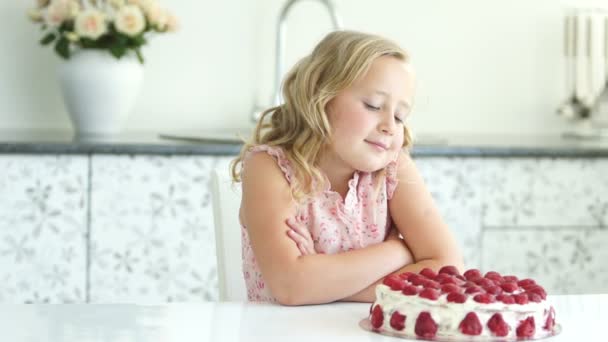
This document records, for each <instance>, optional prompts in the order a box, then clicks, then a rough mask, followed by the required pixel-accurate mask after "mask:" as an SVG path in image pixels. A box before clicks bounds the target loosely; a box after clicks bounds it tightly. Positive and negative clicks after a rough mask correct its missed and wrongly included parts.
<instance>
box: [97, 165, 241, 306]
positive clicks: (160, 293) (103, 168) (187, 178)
mask: <svg viewBox="0 0 608 342" xmlns="http://www.w3.org/2000/svg"><path fill="white" fill-rule="evenodd" d="M228 160H229V158H216V157H209V156H113V155H94V156H92V168H91V169H92V190H91V193H92V194H91V280H90V282H91V291H90V296H91V301H92V302H167V301H169V302H171V301H208V300H215V299H217V274H216V258H215V242H214V241H215V240H214V239H215V236H214V228H213V211H212V208H211V195H210V187H209V180H210V171H211V170H212V169H213V168H214V167H217V166H218V165H223V166H224V167H227V164H228Z"/></svg>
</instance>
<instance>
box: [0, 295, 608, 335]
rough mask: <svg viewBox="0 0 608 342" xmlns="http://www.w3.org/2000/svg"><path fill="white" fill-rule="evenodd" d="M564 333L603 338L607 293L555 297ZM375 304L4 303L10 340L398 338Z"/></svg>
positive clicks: (0, 312)
mask: <svg viewBox="0 0 608 342" xmlns="http://www.w3.org/2000/svg"><path fill="white" fill-rule="evenodd" d="M549 300H551V301H552V302H553V304H554V306H555V310H556V322H557V323H558V324H560V325H561V328H562V331H561V333H560V334H558V335H557V336H554V337H552V338H550V339H548V340H547V341H551V342H562V341H564V342H565V341H568V342H570V341H580V342H591V341H604V340H605V337H604V334H605V333H604V332H603V327H604V326H605V322H606V317H607V315H608V312H607V311H606V308H607V307H608V295H605V294H604V295H568V296H549ZM368 312H369V304H361V303H333V304H326V305H310V306H301V307H283V306H278V305H272V304H256V303H236V302H234V303H231V302H224V303H213V302H208V303H197V304H168V305H151V306H139V305H121V304H109V305H103V304H65V305H42V304H30V305H27V304H23V305H6V304H4V305H0V320H1V321H2V322H3V323H4V324H3V331H2V336H4V340H5V341H11V342H29V341H38V342H81V341H88V342H96V341H129V342H144V341H146V342H147V341H164V342H193V341H212V342H214V341H218V342H219V341H222V342H233V341H235V342H236V341H239V342H248V341H265V342H273V341H285V340H289V341H306V342H310V341H348V342H357V341H362V342H363V341H367V342H369V341H385V340H386V341H388V340H391V341H393V340H394V341H397V340H398V339H394V338H391V337H384V336H381V335H377V334H375V333H372V332H369V331H366V330H363V329H362V328H361V327H359V322H360V321H361V320H362V319H363V318H365V317H366V316H367V315H368Z"/></svg>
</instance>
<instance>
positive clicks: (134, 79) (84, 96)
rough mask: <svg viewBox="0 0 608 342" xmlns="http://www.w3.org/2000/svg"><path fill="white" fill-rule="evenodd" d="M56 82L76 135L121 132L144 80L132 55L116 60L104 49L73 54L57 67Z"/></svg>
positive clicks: (105, 134) (103, 134) (138, 64)
mask: <svg viewBox="0 0 608 342" xmlns="http://www.w3.org/2000/svg"><path fill="white" fill-rule="evenodd" d="M58 76H59V83H60V85H61V90H62V93H63V99H64V102H65V106H66V109H67V110H68V113H69V115H70V118H71V120H72V124H73V126H74V130H75V132H76V135H77V136H81V137H89V136H107V135H115V134H117V133H120V132H121V130H122V128H123V126H124V123H125V121H126V119H127V118H128V115H129V113H130V111H131V110H132V108H133V105H134V104H135V100H136V98H137V95H138V94H139V89H140V86H141V83H142V81H143V66H142V65H141V64H140V63H139V61H138V60H137V58H135V56H130V55H126V56H123V57H122V58H121V59H116V58H114V56H112V55H111V54H110V52H109V51H107V50H97V49H83V50H79V51H76V52H75V53H74V54H73V55H72V56H70V58H69V59H68V60H66V61H64V62H63V63H62V64H60V65H59V69H58Z"/></svg>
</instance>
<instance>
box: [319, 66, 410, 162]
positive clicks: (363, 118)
mask: <svg viewBox="0 0 608 342" xmlns="http://www.w3.org/2000/svg"><path fill="white" fill-rule="evenodd" d="M413 92H414V74H413V71H412V70H411V66H410V65H409V64H407V63H405V62H403V61H401V60H399V59H397V58H395V57H392V56H382V57H379V58H378V59H376V60H375V61H374V62H373V63H372V65H371V67H370V69H369V71H368V72H367V74H365V75H363V76H362V77H360V78H359V79H358V80H356V81H355V82H354V84H353V85H351V86H350V87H349V88H347V89H345V90H343V91H342V92H340V93H338V95H337V96H336V97H335V98H333V99H332V100H331V101H330V102H329V103H328V105H327V109H326V112H327V116H328V120H329V123H330V125H331V128H332V136H331V139H330V143H329V148H328V151H327V153H328V154H329V155H328V157H330V159H332V160H333V161H334V162H337V163H341V164H343V165H341V166H343V167H348V168H351V169H353V170H354V171H363V172H373V171H377V170H380V169H382V168H384V167H385V166H386V165H388V163H390V162H391V161H393V160H395V159H396V158H397V156H398V153H399V151H400V150H401V147H402V146H403V139H404V137H403V131H404V129H403V125H404V121H405V119H406V117H407V115H408V114H409V112H410V108H411V104H412V96H413Z"/></svg>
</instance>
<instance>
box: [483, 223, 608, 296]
mask: <svg viewBox="0 0 608 342" xmlns="http://www.w3.org/2000/svg"><path fill="white" fill-rule="evenodd" d="M606 246H608V230H606V229H601V230H600V229H587V230H580V229H576V228H571V229H555V228H548V229H542V228H538V227H537V229H535V230H527V229H521V228H514V227H510V228H500V229H486V230H485V231H484V232H483V234H482V250H481V253H482V269H483V270H484V271H491V270H494V271H498V272H500V273H501V274H502V273H506V274H515V275H518V276H521V277H531V278H534V279H536V280H537V281H538V282H539V283H540V284H542V285H544V286H545V288H546V289H547V292H549V293H552V294H574V293H608V263H607V262H606V261H607V260H608V249H607V248H606Z"/></svg>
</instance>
